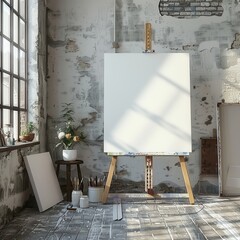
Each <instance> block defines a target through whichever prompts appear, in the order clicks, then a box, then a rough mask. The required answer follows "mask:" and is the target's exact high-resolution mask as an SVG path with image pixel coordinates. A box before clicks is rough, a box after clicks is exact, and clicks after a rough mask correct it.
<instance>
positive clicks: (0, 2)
mask: <svg viewBox="0 0 240 240" xmlns="http://www.w3.org/2000/svg"><path fill="white" fill-rule="evenodd" d="M0 9H2V1H0ZM1 14H2V12H1ZM0 33H2V18H1V17H0ZM0 126H1V125H0Z"/></svg>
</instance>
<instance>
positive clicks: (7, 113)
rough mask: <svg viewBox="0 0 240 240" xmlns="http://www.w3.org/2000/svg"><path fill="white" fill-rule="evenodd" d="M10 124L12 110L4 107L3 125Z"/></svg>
mask: <svg viewBox="0 0 240 240" xmlns="http://www.w3.org/2000/svg"><path fill="white" fill-rule="evenodd" d="M6 124H10V110H9V109H3V126H5V125H6Z"/></svg>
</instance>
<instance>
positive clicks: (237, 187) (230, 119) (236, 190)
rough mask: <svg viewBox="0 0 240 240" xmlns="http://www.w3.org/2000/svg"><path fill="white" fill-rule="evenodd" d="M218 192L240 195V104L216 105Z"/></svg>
mask: <svg viewBox="0 0 240 240" xmlns="http://www.w3.org/2000/svg"><path fill="white" fill-rule="evenodd" d="M218 115H219V126H218V127H219V129H218V130H219V133H218V136H219V140H220V144H219V150H220V151H219V153H220V154H219V159H220V169H221V170H220V193H221V194H222V195H224V196H239V195H240V179H239V177H240V176H239V170H240V159H239V155H240V148H239V142H240V124H239V123H240V104H239V103H222V104H219V105H218Z"/></svg>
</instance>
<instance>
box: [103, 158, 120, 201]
mask: <svg viewBox="0 0 240 240" xmlns="http://www.w3.org/2000/svg"><path fill="white" fill-rule="evenodd" d="M116 162H117V157H116V156H113V157H112V161H111V163H110V166H109V171H108V176H107V182H106V185H105V188H104V192H103V195H102V203H106V202H107V197H108V193H109V189H110V187H111V183H112V177H113V172H114V171H115V166H116Z"/></svg>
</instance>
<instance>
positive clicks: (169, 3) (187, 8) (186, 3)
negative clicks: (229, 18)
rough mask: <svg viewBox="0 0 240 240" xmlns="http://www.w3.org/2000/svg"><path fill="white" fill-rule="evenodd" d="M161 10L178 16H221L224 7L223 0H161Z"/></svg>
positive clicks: (164, 13) (165, 14)
mask: <svg viewBox="0 0 240 240" xmlns="http://www.w3.org/2000/svg"><path fill="white" fill-rule="evenodd" d="M159 12H160V15H162V16H173V17H177V18H190V17H191V18H192V17H200V16H221V15H222V14H223V7H222V0H160V1H159Z"/></svg>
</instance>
